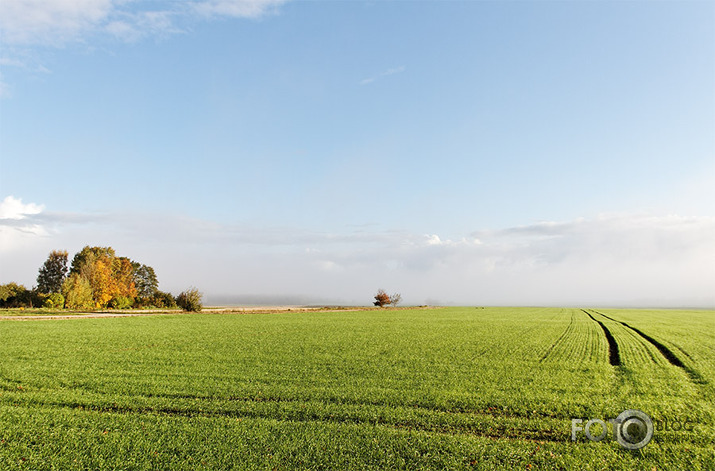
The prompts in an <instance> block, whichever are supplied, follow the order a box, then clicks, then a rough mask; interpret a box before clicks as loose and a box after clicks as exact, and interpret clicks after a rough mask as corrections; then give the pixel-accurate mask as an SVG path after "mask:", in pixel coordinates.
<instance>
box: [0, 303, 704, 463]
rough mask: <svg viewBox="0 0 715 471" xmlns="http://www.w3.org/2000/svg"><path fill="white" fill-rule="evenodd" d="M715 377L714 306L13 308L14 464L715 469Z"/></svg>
mask: <svg viewBox="0 0 715 471" xmlns="http://www.w3.org/2000/svg"><path fill="white" fill-rule="evenodd" d="M714 385H715V312H714V311H674V310H673V311H671V310H668V311H654V310H606V309H569V308H474V307H468V308H467V307H465V308H441V309H404V310H387V309H385V310H366V311H342V312H321V311H317V312H277V313H272V314H260V313H251V314H230V313H226V314H192V315H186V314H183V315H162V316H141V317H121V318H81V316H78V318H76V319H64V320H42V321H11V320H6V321H0V469H653V468H656V469H713V467H715V447H713V442H714V440H715V386H714ZM627 409H639V410H641V411H643V412H645V413H646V414H648V415H649V416H650V417H651V418H652V419H653V422H654V423H655V431H654V434H653V438H652V440H651V441H650V443H648V444H647V445H646V446H645V447H643V448H641V449H639V450H628V449H625V448H623V447H622V446H621V445H619V444H618V443H617V442H616V441H614V440H613V439H611V434H610V433H607V434H606V435H607V436H606V438H605V439H603V440H601V441H598V442H596V441H590V440H588V439H587V438H586V437H585V435H584V433H583V431H581V432H579V433H578V436H577V440H576V441H572V440H571V436H572V435H571V434H572V419H574V418H580V419H582V420H583V423H581V426H584V425H585V424H586V422H587V421H588V420H589V419H602V420H604V421H607V420H608V419H613V418H615V417H617V416H618V415H619V414H620V413H621V412H623V411H624V410H627ZM596 427H597V426H596ZM593 432H594V434H595V435H598V434H599V433H600V430H595V429H594V430H593ZM597 432H598V433H597ZM606 432H608V430H606Z"/></svg>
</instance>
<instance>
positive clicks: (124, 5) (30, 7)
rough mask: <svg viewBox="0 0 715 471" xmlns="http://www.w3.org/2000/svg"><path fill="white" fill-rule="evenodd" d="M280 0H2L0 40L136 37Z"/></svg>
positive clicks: (243, 14) (251, 13) (242, 14)
mask: <svg viewBox="0 0 715 471" xmlns="http://www.w3.org/2000/svg"><path fill="white" fill-rule="evenodd" d="M283 3H285V1H284V0H196V1H186V2H175V1H169V0H160V1H154V2H139V1H132V0H3V1H2V2H0V41H2V42H3V43H5V44H11V45H15V46H28V45H34V44H43V45H53V46H62V45H64V44H67V43H71V42H78V41H79V42H81V41H85V40H87V39H88V38H89V37H91V36H94V35H98V34H99V35H101V34H108V35H111V36H114V37H118V38H120V39H122V40H127V41H135V40H137V39H139V38H141V37H144V36H147V35H152V34H167V33H175V32H178V31H182V28H181V26H180V24H179V23H181V22H183V21H190V20H192V19H197V18H216V17H233V18H258V17H260V16H262V15H264V14H267V13H269V12H272V11H275V10H276V8H277V7H278V6H280V5H282V4H283Z"/></svg>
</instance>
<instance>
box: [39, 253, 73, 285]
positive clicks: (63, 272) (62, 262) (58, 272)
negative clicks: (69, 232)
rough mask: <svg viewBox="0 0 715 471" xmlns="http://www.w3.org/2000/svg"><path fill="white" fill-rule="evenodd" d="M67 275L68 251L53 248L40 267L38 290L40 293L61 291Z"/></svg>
mask: <svg viewBox="0 0 715 471" xmlns="http://www.w3.org/2000/svg"><path fill="white" fill-rule="evenodd" d="M66 276H67V251H65V250H53V251H52V252H50V255H49V256H48V257H47V260H45V263H44V265H42V267H40V271H39V274H38V275H37V291H39V292H40V293H45V294H49V293H59V292H60V290H61V289H62V282H63V281H64V280H65V277H66Z"/></svg>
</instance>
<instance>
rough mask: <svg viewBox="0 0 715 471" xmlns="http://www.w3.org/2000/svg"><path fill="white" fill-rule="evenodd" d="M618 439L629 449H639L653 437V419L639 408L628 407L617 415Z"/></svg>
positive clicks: (616, 430)
mask: <svg viewBox="0 0 715 471" xmlns="http://www.w3.org/2000/svg"><path fill="white" fill-rule="evenodd" d="M615 432H616V433H615V435H616V441H618V443H619V444H620V445H621V446H622V447H623V448H627V449H629V450H639V449H641V448H643V447H644V446H646V445H647V444H648V442H650V440H651V438H653V421H652V420H650V417H648V415H646V413H645V412H641V411H639V410H637V409H628V410H624V411H623V412H621V415H619V416H618V417H616V427H615Z"/></svg>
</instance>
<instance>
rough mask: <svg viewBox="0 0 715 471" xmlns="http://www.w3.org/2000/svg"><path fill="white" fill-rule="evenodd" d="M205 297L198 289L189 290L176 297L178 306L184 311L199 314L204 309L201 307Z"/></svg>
mask: <svg viewBox="0 0 715 471" xmlns="http://www.w3.org/2000/svg"><path fill="white" fill-rule="evenodd" d="M203 296H204V295H203V293H201V292H200V291H199V290H197V289H196V288H189V289H187V290H186V291H184V292H182V293H181V294H179V295H178V296H177V297H176V304H177V305H178V306H179V307H180V308H181V309H183V310H184V311H194V312H199V311H201V308H202V307H203V306H202V305H201V298H203Z"/></svg>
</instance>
